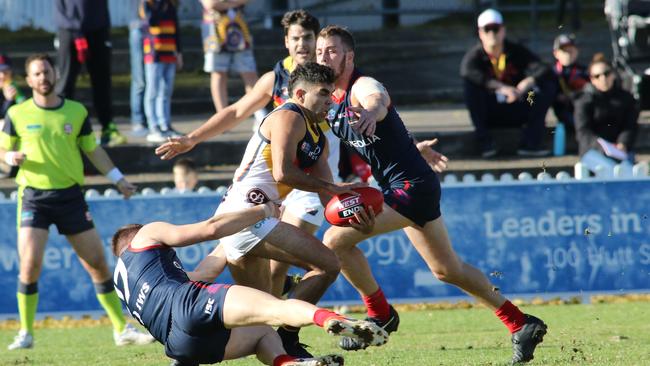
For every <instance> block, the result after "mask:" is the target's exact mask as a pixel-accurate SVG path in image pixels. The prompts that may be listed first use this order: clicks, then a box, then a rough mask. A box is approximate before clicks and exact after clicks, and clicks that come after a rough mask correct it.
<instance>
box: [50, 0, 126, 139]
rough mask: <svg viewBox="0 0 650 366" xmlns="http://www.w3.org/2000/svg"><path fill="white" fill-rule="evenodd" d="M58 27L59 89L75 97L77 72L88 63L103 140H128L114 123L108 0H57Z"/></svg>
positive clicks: (66, 95) (59, 91) (69, 96)
mask: <svg viewBox="0 0 650 366" xmlns="http://www.w3.org/2000/svg"><path fill="white" fill-rule="evenodd" d="M55 5H56V13H55V19H56V24H57V27H58V35H57V40H58V47H57V56H58V60H57V67H58V71H59V82H58V83H57V84H56V93H57V94H58V95H61V96H63V97H65V98H70V99H72V98H74V92H75V84H76V83H77V75H78V74H79V70H80V69H81V65H82V64H86V68H87V69H88V74H90V83H91V85H92V90H93V105H94V106H95V111H96V113H97V119H98V120H99V123H100V124H101V125H102V134H101V144H102V145H108V146H113V145H120V144H124V143H126V137H124V136H123V135H122V134H120V132H119V131H118V130H117V126H115V123H113V99H112V96H111V89H112V85H111V48H112V45H111V40H110V29H111V21H110V16H109V13H108V0H56V3H55Z"/></svg>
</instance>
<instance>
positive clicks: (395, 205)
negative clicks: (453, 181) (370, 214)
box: [382, 171, 441, 226]
mask: <svg viewBox="0 0 650 366" xmlns="http://www.w3.org/2000/svg"><path fill="white" fill-rule="evenodd" d="M382 192H383V194H384V202H385V203H386V204H387V205H388V206H390V207H391V208H392V209H394V210H395V211H397V212H398V213H399V214H401V215H402V216H404V217H406V218H408V219H409V220H411V221H413V222H414V223H416V224H417V225H418V226H424V225H425V224H426V223H427V222H429V221H433V220H435V219H437V218H438V217H440V215H441V213H440V195H441V194H440V193H441V192H440V181H439V180H438V176H437V175H436V174H435V173H434V172H433V171H432V172H431V174H427V175H425V176H423V177H418V178H416V179H413V180H399V181H395V182H392V183H391V184H390V185H389V186H388V187H383V188H382Z"/></svg>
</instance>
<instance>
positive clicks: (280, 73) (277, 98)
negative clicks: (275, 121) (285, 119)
mask: <svg viewBox="0 0 650 366" xmlns="http://www.w3.org/2000/svg"><path fill="white" fill-rule="evenodd" d="M293 69H295V66H294V63H293V58H292V57H291V56H287V57H285V58H284V59H283V60H282V61H278V62H277V63H276V64H275V66H274V67H273V73H274V74H275V82H274V83H273V95H272V97H273V107H277V106H279V105H281V104H282V103H284V102H286V101H287V100H288V99H289V75H290V74H291V72H292V71H293ZM318 127H320V129H321V130H322V131H323V132H327V131H329V130H330V125H328V124H327V121H326V120H322V121H319V122H318ZM331 153H332V151H330V154H331ZM337 164H338V162H337Z"/></svg>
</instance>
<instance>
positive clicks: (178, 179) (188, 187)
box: [173, 158, 199, 193]
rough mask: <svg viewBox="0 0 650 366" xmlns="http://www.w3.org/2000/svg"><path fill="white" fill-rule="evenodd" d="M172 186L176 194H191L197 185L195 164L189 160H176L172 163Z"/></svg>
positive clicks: (197, 177)
mask: <svg viewBox="0 0 650 366" xmlns="http://www.w3.org/2000/svg"><path fill="white" fill-rule="evenodd" d="M173 172H174V186H175V189H176V190H177V191H178V192H181V193H185V192H192V191H193V190H194V188H196V185H197V184H198V183H199V173H198V172H197V170H196V163H194V160H192V159H189V158H182V159H178V160H177V161H176V162H175V163H174V169H173Z"/></svg>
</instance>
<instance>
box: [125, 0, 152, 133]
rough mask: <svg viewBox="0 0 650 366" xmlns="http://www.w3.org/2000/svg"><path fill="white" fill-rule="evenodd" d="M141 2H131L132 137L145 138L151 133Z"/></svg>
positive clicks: (130, 0) (132, 0)
mask: <svg viewBox="0 0 650 366" xmlns="http://www.w3.org/2000/svg"><path fill="white" fill-rule="evenodd" d="M140 1H141V0H129V16H130V21H129V56H130V57H129V59H130V64H131V98H130V107H131V136H133V137H145V136H147V134H148V133H149V129H148V125H147V120H146V117H145V114H144V91H145V83H144V52H143V50H142V42H143V41H144V32H145V30H144V23H143V22H142V18H140V12H139V10H140Z"/></svg>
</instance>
